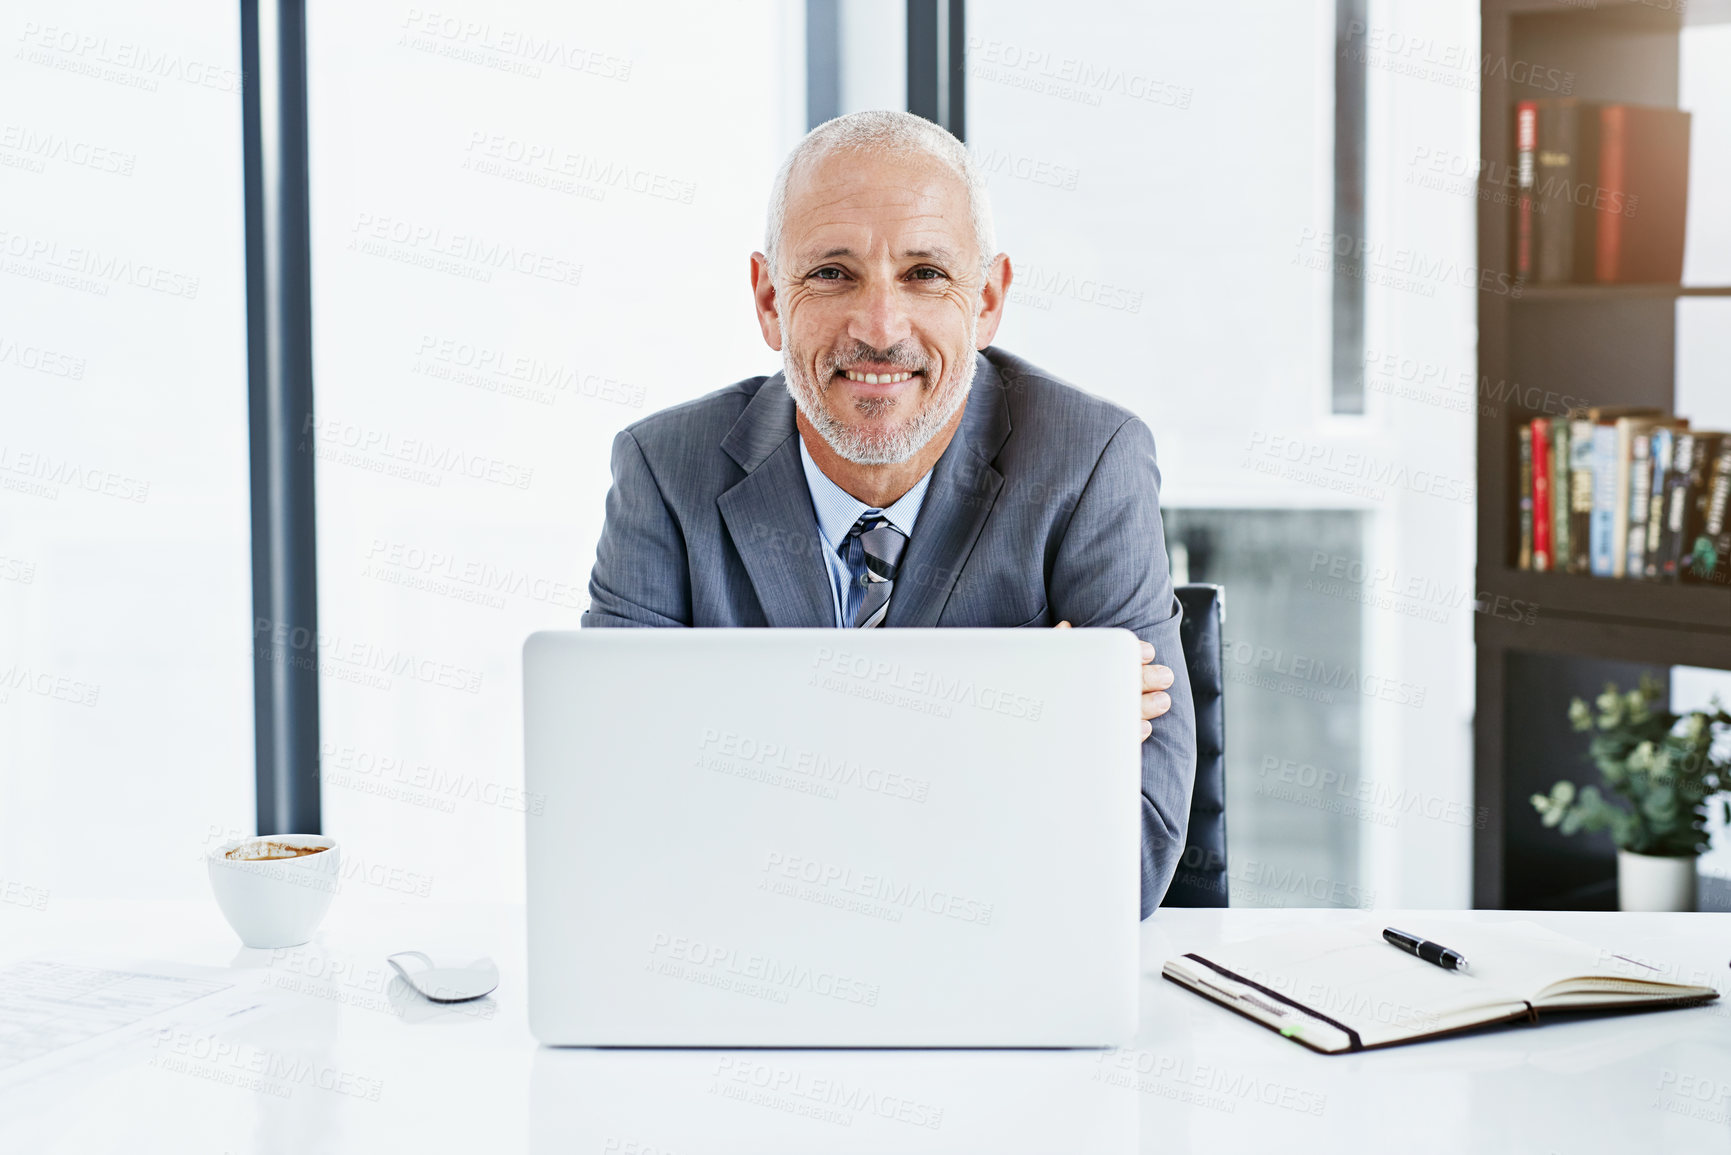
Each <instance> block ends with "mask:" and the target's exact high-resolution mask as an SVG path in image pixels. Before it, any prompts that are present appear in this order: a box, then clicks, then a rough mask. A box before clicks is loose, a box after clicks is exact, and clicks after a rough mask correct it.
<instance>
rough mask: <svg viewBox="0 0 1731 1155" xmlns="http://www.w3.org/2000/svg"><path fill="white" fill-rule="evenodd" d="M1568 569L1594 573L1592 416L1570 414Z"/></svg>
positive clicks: (1579, 413)
mask: <svg viewBox="0 0 1731 1155" xmlns="http://www.w3.org/2000/svg"><path fill="white" fill-rule="evenodd" d="M1568 424H1569V572H1570V573H1592V572H1593V556H1592V551H1591V549H1590V546H1591V544H1592V532H1591V526H1592V519H1593V420H1592V418H1590V417H1588V416H1587V411H1586V410H1584V409H1577V410H1574V411H1573V412H1571V413H1570V414H1569V422H1568Z"/></svg>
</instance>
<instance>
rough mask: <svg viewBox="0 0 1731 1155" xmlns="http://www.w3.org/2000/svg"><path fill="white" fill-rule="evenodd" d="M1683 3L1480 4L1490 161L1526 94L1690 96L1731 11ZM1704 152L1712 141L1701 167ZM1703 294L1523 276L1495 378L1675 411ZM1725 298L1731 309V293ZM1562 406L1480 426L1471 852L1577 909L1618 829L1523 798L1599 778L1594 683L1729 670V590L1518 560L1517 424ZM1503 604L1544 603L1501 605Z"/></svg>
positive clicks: (1504, 226) (1726, 290)
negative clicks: (1546, 814)
mask: <svg viewBox="0 0 1731 1155" xmlns="http://www.w3.org/2000/svg"><path fill="white" fill-rule="evenodd" d="M1677 7H1678V5H1676V4H1670V5H1660V4H1657V3H1653V2H1652V0H1648V2H1646V3H1642V2H1641V0H1628V2H1623V0H1596V3H1594V4H1591V5H1588V4H1583V3H1580V2H1579V0H1575V2H1569V3H1565V2H1560V0H1483V3H1482V4H1481V14H1482V25H1481V35H1482V41H1483V42H1482V47H1481V52H1482V56H1483V58H1484V60H1485V61H1486V62H1487V67H1486V68H1485V71H1484V77H1483V82H1482V85H1481V89H1480V101H1481V104H1480V133H1481V141H1482V155H1483V156H1484V157H1485V158H1486V159H1487V161H1490V162H1495V163H1496V164H1499V165H1500V164H1508V163H1512V162H1513V159H1514V146H1513V130H1514V106H1515V104H1516V102H1517V101H1518V100H1521V99H1530V98H1543V97H1547V96H1556V95H1572V96H1575V97H1578V98H1580V99H1582V100H1589V101H1626V102H1630V103H1639V104H1654V105H1670V106H1676V104H1677V96H1678V93H1677V80H1678V51H1677V50H1678V36H1679V34H1680V32H1681V29H1682V26H1683V20H1684V19H1688V20H1690V21H1696V20H1707V21H1715V20H1717V21H1725V20H1728V19H1731V13H1727V12H1726V11H1724V10H1723V9H1724V7H1725V6H1712V5H1695V4H1690V5H1688V6H1686V11H1687V16H1686V17H1685V16H1680V15H1679V13H1678V12H1677V11H1675V10H1674V9H1676V8H1677ZM1668 9H1669V10H1668ZM1697 9H1701V10H1703V11H1697ZM1499 62H1507V63H1518V64H1520V65H1521V66H1522V67H1518V68H1511V67H1500V66H1497V65H1498V63H1499ZM1726 64H1727V66H1731V61H1727V62H1726ZM1546 69H1549V70H1560V71H1561V72H1564V73H1567V74H1568V75H1569V76H1570V78H1571V80H1572V87H1571V91H1569V92H1567V93H1559V92H1555V91H1544V90H1542V89H1540V88H1537V87H1532V86H1530V85H1522V84H1517V83H1514V82H1513V81H1512V80H1511V79H1510V77H1511V76H1526V75H1529V74H1531V73H1532V72H1533V71H1539V72H1540V74H1541V75H1551V76H1554V75H1556V73H1555V72H1548V73H1547V72H1544V71H1543V70H1546ZM1696 147H1697V148H1698V147H1699V144H1698V142H1697V145H1696ZM1699 158H1700V153H1699V152H1698V151H1697V152H1696V153H1695V154H1694V158H1693V159H1694V163H1697V164H1698V163H1700V160H1699ZM1488 167H1489V165H1487V168H1488ZM1501 191H1502V190H1501V189H1500V188H1499V187H1497V186H1496V185H1495V184H1494V183H1493V182H1492V181H1490V180H1489V179H1487V180H1486V181H1485V183H1484V186H1483V187H1482V188H1481V190H1480V198H1479V209H1478V260H1479V267H1480V268H1481V269H1484V270H1496V271H1500V272H1504V273H1507V272H1510V271H1511V270H1512V268H1513V260H1512V259H1511V253H1510V212H1509V208H1508V205H1507V202H1506V197H1499V195H1498V194H1499V192H1501ZM1689 297H1726V298H1731V286H1722V285H1721V286H1684V285H1607V286H1600V285H1526V286H1522V287H1521V288H1520V290H1519V295H1518V296H1516V295H1515V294H1514V293H1503V294H1497V293H1490V292H1486V293H1481V294H1480V297H1479V303H1478V323H1479V355H1478V371H1479V376H1480V379H1481V380H1489V381H1491V382H1518V383H1519V384H1520V385H1521V386H1522V387H1523V390H1525V391H1527V393H1528V394H1530V393H1531V391H1537V392H1538V393H1540V394H1544V393H1546V392H1548V393H1550V394H1551V395H1553V396H1556V397H1563V396H1567V397H1572V398H1580V399H1582V401H1583V402H1584V403H1588V404H1596V405H1653V406H1658V407H1660V408H1662V409H1665V410H1667V411H1675V408H1676V406H1675V404H1674V402H1675V394H1676V390H1675V344H1676V303H1677V301H1678V300H1679V299H1682V298H1689ZM1725 308H1726V316H1727V321H1728V323H1731V300H1728V301H1727V303H1726V305H1725ZM1559 408H1560V407H1557V408H1550V409H1549V410H1548V411H1546V410H1524V409H1520V408H1515V407H1511V406H1509V405H1506V404H1490V405H1485V406H1483V407H1482V408H1481V411H1480V416H1479V420H1478V467H1477V468H1478V474H1477V477H1478V543H1477V544H1478V566H1477V574H1476V581H1477V585H1476V590H1477V592H1478V595H1479V597H1480V599H1481V602H1483V603H1484V605H1483V607H1482V608H1481V612H1479V613H1477V614H1475V615H1474V633H1473V639H1474V644H1475V649H1476V658H1475V665H1476V691H1475V711H1474V722H1473V731H1474V733H1473V758H1474V768H1473V781H1474V790H1475V794H1476V801H1477V805H1478V806H1480V807H1482V808H1484V810H1483V813H1485V814H1486V821H1485V823H1484V825H1483V828H1482V829H1479V830H1477V831H1475V837H1474V847H1473V904H1474V905H1475V906H1478V907H1493V908H1495V907H1509V908H1525V909H1541V908H1561V909H1568V908H1573V907H1581V906H1603V905H1606V904H1607V902H1614V901H1615V890H1614V883H1613V880H1614V878H1615V874H1616V856H1615V849H1614V847H1613V846H1612V845H1611V843H1610V841H1609V839H1608V837H1606V836H1603V835H1601V836H1598V837H1591V836H1586V835H1576V836H1574V837H1572V838H1564V837H1562V836H1561V835H1558V834H1557V833H1556V832H1555V831H1553V830H1545V829H1543V828H1542V827H1541V826H1540V824H1539V822H1538V818H1537V815H1536V814H1535V813H1534V812H1533V810H1532V807H1531V805H1530V803H1529V802H1528V798H1529V796H1530V795H1532V794H1533V793H1535V792H1544V791H1547V790H1549V789H1550V786H1551V783H1553V782H1555V781H1556V780H1557V779H1559V778H1573V779H1575V780H1576V781H1580V780H1582V779H1583V777H1586V778H1587V779H1588V780H1591V776H1592V775H1593V774H1594V773H1595V772H1594V771H1593V770H1592V768H1591V767H1590V766H1588V765H1587V764H1586V763H1585V760H1584V758H1583V756H1582V755H1583V751H1584V741H1583V737H1582V735H1579V734H1576V733H1575V732H1574V731H1573V730H1572V729H1570V727H1569V725H1568V721H1567V717H1566V709H1567V703H1568V699H1569V698H1570V697H1572V696H1583V697H1591V696H1592V695H1593V694H1596V693H1597V692H1598V691H1599V689H1600V688H1601V687H1602V685H1603V683H1604V682H1606V681H1615V682H1617V683H1619V684H1621V685H1628V684H1631V683H1633V682H1634V680H1635V679H1636V678H1637V677H1639V675H1640V674H1641V673H1642V672H1652V673H1655V674H1661V675H1662V674H1663V673H1664V672H1665V671H1666V670H1667V669H1668V668H1669V667H1671V666H1676V665H1691V666H1710V667H1717V668H1722V669H1731V590H1726V589H1720V588H1715V587H1706V586H1691V585H1676V584H1665V583H1659V582H1645V581H1638V580H1614V579H1606V578H1592V577H1587V576H1584V575H1577V574H1568V573H1533V572H1528V571H1523V570H1520V569H1518V568H1517V567H1516V565H1515V558H1516V556H1517V549H1518V540H1517V534H1518V524H1517V519H1516V503H1517V498H1518V494H1517V492H1516V490H1517V487H1518V484H1519V474H1518V469H1517V463H1516V460H1515V445H1516V432H1515V431H1516V429H1517V428H1518V426H1519V424H1520V423H1521V422H1523V421H1525V420H1528V419H1530V418H1532V417H1535V416H1541V415H1542V416H1549V417H1552V418H1556V417H1560V416H1562V415H1563V414H1562V413H1561V412H1559ZM1683 416H1689V414H1683ZM1493 602H1494V605H1496V606H1503V607H1507V606H1508V605H1510V604H1511V603H1515V602H1518V603H1519V604H1520V606H1521V608H1522V610H1523V611H1524V610H1526V609H1527V607H1532V611H1531V612H1530V613H1522V614H1519V615H1516V614H1511V613H1509V612H1506V610H1505V612H1503V613H1501V614H1499V613H1497V612H1494V609H1493ZM1607 895H1609V898H1607Z"/></svg>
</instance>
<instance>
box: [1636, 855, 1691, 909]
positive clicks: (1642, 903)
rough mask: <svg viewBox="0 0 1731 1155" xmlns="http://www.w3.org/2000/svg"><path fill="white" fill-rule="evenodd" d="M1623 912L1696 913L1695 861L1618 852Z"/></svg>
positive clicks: (1686, 858)
mask: <svg viewBox="0 0 1731 1155" xmlns="http://www.w3.org/2000/svg"><path fill="white" fill-rule="evenodd" d="M1617 906H1618V908H1619V909H1621V910H1694V909H1695V858H1694V857H1693V856H1692V855H1690V856H1684V855H1663V854H1636V853H1635V852H1634V851H1633V850H1619V851H1617Z"/></svg>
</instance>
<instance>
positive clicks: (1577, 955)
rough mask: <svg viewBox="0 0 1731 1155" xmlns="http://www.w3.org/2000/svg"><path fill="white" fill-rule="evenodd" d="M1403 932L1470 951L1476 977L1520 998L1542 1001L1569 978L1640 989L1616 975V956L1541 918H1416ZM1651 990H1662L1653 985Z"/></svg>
mask: <svg viewBox="0 0 1731 1155" xmlns="http://www.w3.org/2000/svg"><path fill="white" fill-rule="evenodd" d="M1409 921H1412V922H1414V925H1413V926H1403V927H1401V929H1402V930H1406V931H1411V932H1412V933H1414V934H1421V935H1424V936H1425V937H1426V938H1430V939H1433V941H1436V942H1440V943H1442V944H1443V945H1445V946H1448V947H1452V948H1453V949H1455V950H1457V951H1459V952H1460V953H1461V954H1463V955H1465V956H1466V958H1467V964H1468V966H1469V967H1470V969H1471V972H1472V974H1473V975H1474V976H1475V977H1476V978H1480V979H1483V980H1485V981H1486V982H1488V983H1492V984H1494V985H1495V986H1497V987H1499V988H1502V989H1504V990H1507V991H1510V992H1511V993H1513V994H1514V995H1515V997H1517V998H1523V999H1527V1000H1529V1001H1532V1002H1538V1001H1539V999H1540V997H1541V995H1542V993H1543V992H1544V990H1545V988H1547V987H1549V986H1552V985H1553V984H1555V983H1560V982H1566V981H1568V980H1569V979H1582V978H1591V977H1594V976H1604V978H1605V979H1606V980H1607V981H1606V983H1605V986H1606V989H1608V990H1610V989H1619V988H1620V989H1622V990H1624V991H1635V990H1639V989H1640V987H1639V986H1636V985H1632V984H1629V983H1626V982H1618V981H1617V980H1616V978H1615V976H1614V975H1613V974H1612V973H1610V967H1609V966H1608V959H1609V958H1610V957H1611V956H1609V955H1607V954H1606V953H1605V952H1604V951H1602V950H1601V949H1599V948H1598V947H1595V946H1590V945H1588V944H1587V943H1584V942H1581V941H1580V940H1578V939H1573V938H1570V937H1568V936H1567V935H1564V934H1558V933H1557V932H1556V931H1554V930H1549V929H1547V928H1545V927H1542V926H1540V925H1539V924H1538V923H1535V922H1504V923H1490V924H1486V923H1460V922H1449V921H1446V920H1437V921H1436V922H1425V921H1424V920H1422V919H1419V920H1410V919H1409ZM1646 989H1647V991H1648V992H1649V993H1658V992H1656V991H1654V990H1653V988H1652V987H1647V988H1646Z"/></svg>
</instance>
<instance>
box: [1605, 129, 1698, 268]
mask: <svg viewBox="0 0 1731 1155" xmlns="http://www.w3.org/2000/svg"><path fill="white" fill-rule="evenodd" d="M1598 127H1599V134H1598V135H1599V141H1598V149H1599V158H1598V159H1599V164H1598V168H1599V187H1598V188H1597V189H1596V190H1594V194H1593V202H1592V206H1593V212H1592V217H1593V220H1594V222H1595V226H1596V227H1595V230H1594V231H1595V234H1596V235H1595V240H1596V245H1595V248H1596V253H1595V259H1594V273H1595V276H1596V279H1597V280H1598V281H1599V283H1600V284H1607V285H1609V284H1655V283H1662V284H1673V285H1674V284H1677V283H1679V282H1681V281H1682V279H1683V216H1684V212H1685V210H1686V209H1687V207H1688V197H1689V114H1688V113H1687V112H1681V111H1679V110H1677V109H1675V108H1644V107H1641V106H1639V105H1632V104H1607V105H1604V106H1602V107H1601V108H1600V109H1599V126H1598Z"/></svg>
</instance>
